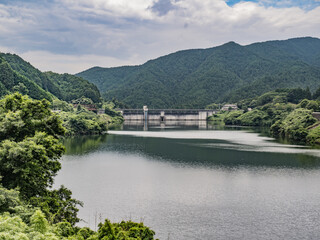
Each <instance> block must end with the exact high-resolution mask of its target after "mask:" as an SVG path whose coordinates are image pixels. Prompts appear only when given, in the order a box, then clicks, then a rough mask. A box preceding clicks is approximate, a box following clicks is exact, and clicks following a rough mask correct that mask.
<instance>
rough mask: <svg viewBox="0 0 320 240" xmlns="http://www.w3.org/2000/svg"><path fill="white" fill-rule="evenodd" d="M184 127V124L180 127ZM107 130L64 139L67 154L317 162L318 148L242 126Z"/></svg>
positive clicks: (199, 161) (203, 161)
mask: <svg viewBox="0 0 320 240" xmlns="http://www.w3.org/2000/svg"><path fill="white" fill-rule="evenodd" d="M183 129H185V128H183ZM154 130H155V131H124V130H123V131H110V132H109V135H105V136H98V137H97V136H87V137H79V138H72V139H68V140H66V141H65V145H66V149H67V154H68V155H72V154H87V153H89V152H95V151H99V152H119V153H121V154H138V155H144V156H146V157H147V158H149V159H153V160H155V161H162V162H169V163H171V164H179V165H183V166H202V167H227V168H230V167H240V166H249V167H266V166H267V167H292V168H314V167H319V166H320V158H319V156H320V151H319V150H315V149H308V148H305V147H302V146H295V145H287V144H279V143H276V142H274V141H272V139H271V138H269V137H262V136H260V135H259V134H258V133H253V132H249V131H243V130H234V129H233V130H229V131H221V130H207V131H202V130H197V131H195V130H188V131H181V129H180V130H179V131H177V129H171V128H169V129H166V130H163V129H162V131H159V129H158V128H154Z"/></svg>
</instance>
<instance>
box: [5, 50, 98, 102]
mask: <svg viewBox="0 0 320 240" xmlns="http://www.w3.org/2000/svg"><path fill="white" fill-rule="evenodd" d="M21 88H23V89H24V90H22V89H21ZM13 91H22V92H24V93H27V94H28V95H30V96H31V97H32V98H34V99H42V98H46V99H48V100H51V99H52V97H53V96H55V97H57V98H59V99H60V100H64V101H71V100H74V99H78V98H81V97H83V96H84V97H87V98H90V99H91V100H92V101H93V102H95V103H97V102H100V101H101V95H100V92H99V90H98V88H97V87H96V86H95V85H94V84H92V83H90V82H88V81H87V80H85V79H83V78H81V77H77V76H74V75H71V74H57V73H53V72H41V71H40V70H38V69H36V68H35V67H33V66H32V65H31V64H30V63H28V62H26V61H24V60H23V59H22V58H21V57H19V56H18V55H16V54H10V53H6V54H5V53H0V96H3V95H4V94H7V93H10V92H13Z"/></svg>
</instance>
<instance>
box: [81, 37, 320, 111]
mask: <svg viewBox="0 0 320 240" xmlns="http://www.w3.org/2000/svg"><path fill="white" fill-rule="evenodd" d="M76 75H77V76H80V77H82V78H84V79H87V80H88V81H90V82H92V83H94V84H95V85H97V87H98V88H99V90H100V91H101V92H102V95H103V97H105V98H106V99H112V98H117V99H118V100H120V101H123V102H124V103H125V104H127V105H129V106H131V107H137V108H141V107H142V106H143V105H148V106H149V107H151V108H202V107H204V106H206V105H208V104H210V103H212V102H237V101H238V100H241V99H244V98H249V97H255V96H257V95H260V94H262V93H265V92H267V91H271V90H274V89H277V88H295V87H302V88H306V87H309V88H310V89H311V91H312V90H313V89H316V88H318V87H319V86H320V39H317V38H312V37H304V38H294V39H289V40H281V41H268V42H261V43H254V44H250V45H247V46H241V45H239V44H237V43H235V42H229V43H226V44H224V45H221V46H218V47H213V48H208V49H191V50H184V51H179V52H176V53H172V54H169V55H166V56H163V57H159V58H157V59H154V60H150V61H148V62H146V63H145V64H142V65H139V66H123V67H114V68H101V67H94V68H91V69H88V70H86V71H83V72H81V73H78V74H76Z"/></svg>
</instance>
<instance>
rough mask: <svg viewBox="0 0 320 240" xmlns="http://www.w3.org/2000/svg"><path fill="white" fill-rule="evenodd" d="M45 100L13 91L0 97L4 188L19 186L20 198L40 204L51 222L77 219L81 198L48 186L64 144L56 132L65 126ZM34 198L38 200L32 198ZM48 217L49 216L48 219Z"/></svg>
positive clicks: (0, 173) (0, 157)
mask: <svg viewBox="0 0 320 240" xmlns="http://www.w3.org/2000/svg"><path fill="white" fill-rule="evenodd" d="M49 106H50V104H49V102H48V101H46V100H41V101H39V100H32V99H30V98H28V97H27V96H22V95H21V94H18V93H15V94H13V95H8V96H6V97H5V98H4V99H3V100H1V101H0V119H2V121H1V122H0V139H1V140H2V141H1V142H0V176H2V181H1V182H2V185H3V186H4V187H6V188H9V189H13V188H19V189H20V195H21V196H22V197H23V199H25V200H27V201H29V200H30V199H32V200H33V201H31V203H32V204H33V205H34V206H39V207H41V208H42V209H43V210H44V211H45V213H46V214H47V216H50V217H51V218H52V219H53V222H58V221H60V220H68V221H70V222H71V224H74V223H75V222H77V221H79V219H78V218H77V216H76V214H77V212H78V209H77V208H76V206H77V205H81V202H79V201H77V200H75V199H72V198H71V191H70V190H68V189H66V188H65V187H63V186H62V187H61V188H60V189H58V190H51V191H50V190H48V188H50V187H51V186H52V185H53V181H54V176H55V175H56V174H57V172H58V171H59V170H60V168H61V164H60V162H59V158H60V157H61V156H62V154H63V153H64V147H63V145H62V144H61V142H60V141H59V136H60V135H61V134H64V132H65V129H64V128H63V126H62V122H61V121H60V119H59V117H58V116H57V115H56V114H53V113H52V112H51V110H50V108H49ZM36 199H38V201H36ZM40 200H41V201H40ZM51 218H50V219H51Z"/></svg>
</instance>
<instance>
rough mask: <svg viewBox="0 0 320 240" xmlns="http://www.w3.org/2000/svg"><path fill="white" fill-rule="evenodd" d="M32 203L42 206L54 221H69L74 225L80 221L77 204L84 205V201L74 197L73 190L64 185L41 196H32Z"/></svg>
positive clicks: (47, 215)
mask: <svg viewBox="0 0 320 240" xmlns="http://www.w3.org/2000/svg"><path fill="white" fill-rule="evenodd" d="M30 203H31V204H32V205H34V206H39V207H41V209H42V211H43V212H44V213H45V215H46V217H47V218H48V219H49V220H50V222H52V223H58V222H61V221H67V222H69V223H70V224H71V225H72V226H74V225H75V224H76V223H77V222H79V221H80V219H79V218H78V217H77V213H78V211H79V209H78V208H77V206H78V205H80V206H83V203H82V202H81V201H79V200H76V199H74V198H72V192H71V191H70V190H69V189H67V188H66V187H64V186H63V185H62V186H61V187H60V188H59V189H56V190H51V191H49V190H47V191H46V192H45V193H44V194H42V195H41V196H37V197H32V198H31V199H30Z"/></svg>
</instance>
